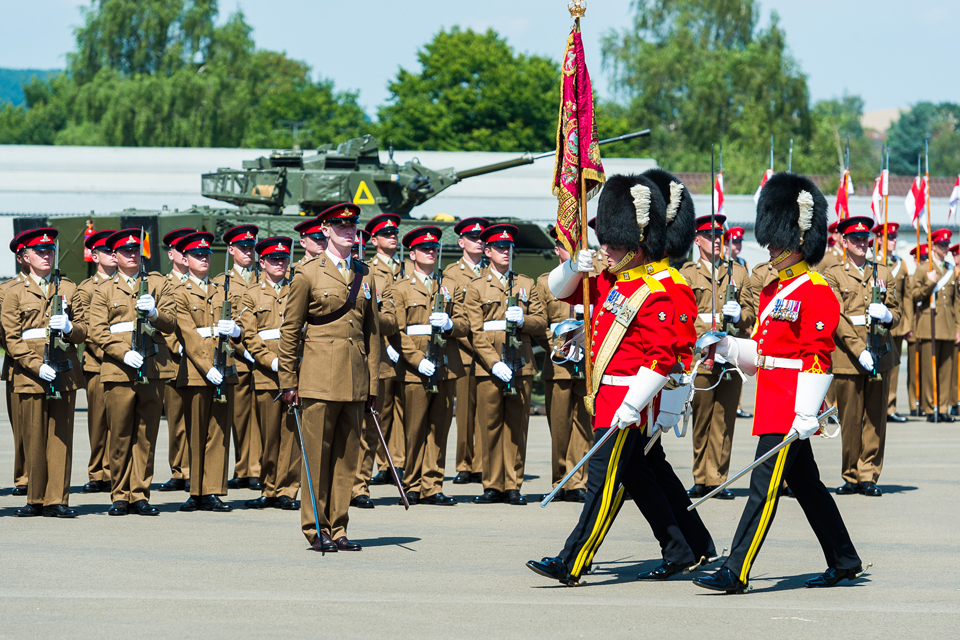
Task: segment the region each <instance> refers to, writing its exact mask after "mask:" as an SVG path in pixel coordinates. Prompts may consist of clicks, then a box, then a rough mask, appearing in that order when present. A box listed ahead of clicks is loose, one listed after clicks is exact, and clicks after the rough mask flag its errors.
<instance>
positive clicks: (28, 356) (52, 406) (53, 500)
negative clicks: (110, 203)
mask: <svg viewBox="0 0 960 640" xmlns="http://www.w3.org/2000/svg"><path fill="white" fill-rule="evenodd" d="M57 233H58V232H57V230H56V229H51V228H42V229H33V230H31V231H28V232H25V233H23V234H22V235H21V236H20V241H21V242H22V243H23V245H24V247H25V249H24V251H23V258H22V259H23V261H24V262H26V263H27V264H28V265H29V267H30V273H29V275H28V276H27V277H26V278H24V279H23V281H22V282H21V283H20V284H17V285H13V286H12V287H10V288H9V289H8V290H7V293H6V295H5V296H4V297H3V306H2V311H0V323H2V324H3V332H4V335H5V336H6V346H7V354H6V355H7V356H8V357H11V358H13V359H14V363H13V371H12V376H13V391H14V393H15V394H16V395H17V404H18V407H19V411H20V422H19V424H20V426H21V428H22V433H23V448H24V452H25V455H26V468H27V474H28V475H29V478H30V482H29V484H28V487H27V505H26V506H25V507H21V508H20V509H17V511H16V514H17V515H18V516H20V517H31V516H39V515H43V516H45V517H56V518H73V517H75V516H76V515H77V512H76V511H74V510H73V509H71V508H69V507H68V506H67V505H68V504H69V497H70V470H71V462H72V456H73V418H74V409H75V407H76V399H77V389H78V388H80V385H81V384H82V382H83V376H82V373H81V370H80V360H79V359H78V358H77V350H76V346H75V345H78V344H82V343H83V342H84V340H86V337H87V332H86V327H84V326H83V324H81V322H80V318H82V317H83V313H84V312H83V309H77V308H76V307H75V306H74V304H73V303H72V302H71V301H72V300H74V294H75V293H76V289H77V288H76V285H74V284H73V283H72V282H70V281H69V280H68V279H66V278H63V279H62V280H60V282H59V288H58V287H57V282H56V279H57V274H55V273H52V272H53V267H54V250H55V245H54V241H55V239H56V237H57ZM54 295H59V296H62V298H63V301H64V305H63V311H64V312H63V313H62V314H58V315H51V309H52V305H53V297H54ZM51 330H55V331H59V332H60V335H61V337H62V341H63V342H62V343H61V344H60V346H59V347H56V349H57V350H58V351H59V359H60V361H61V363H62V364H60V365H59V366H51V365H49V364H47V363H45V362H44V347H46V346H47V345H48V344H49V342H48V333H49V331H51ZM51 392H55V393H57V394H59V396H60V397H59V399H54V398H48V397H47V396H48V394H50V393H51Z"/></svg>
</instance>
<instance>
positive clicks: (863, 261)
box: [821, 216, 900, 496]
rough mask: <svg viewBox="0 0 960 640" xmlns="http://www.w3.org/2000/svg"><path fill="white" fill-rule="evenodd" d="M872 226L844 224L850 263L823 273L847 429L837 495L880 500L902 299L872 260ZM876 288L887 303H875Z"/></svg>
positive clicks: (864, 220)
mask: <svg viewBox="0 0 960 640" xmlns="http://www.w3.org/2000/svg"><path fill="white" fill-rule="evenodd" d="M872 226H873V220H872V219H871V218H868V217H866V216H854V217H850V218H845V219H843V220H841V221H840V225H839V228H838V230H839V232H840V234H841V235H842V236H843V240H842V242H843V245H844V247H845V248H846V253H847V261H846V262H844V263H843V264H842V265H839V264H836V265H833V266H832V267H830V268H828V269H826V270H824V271H821V273H822V274H823V277H824V278H825V279H826V281H827V284H829V285H830V287H831V288H832V289H833V292H834V294H835V295H836V296H837V300H838V301H839V302H840V324H839V325H838V326H837V330H836V332H835V333H834V341H835V342H836V349H835V350H834V352H833V355H832V356H831V358H830V360H831V363H832V366H833V376H834V384H835V386H836V390H837V409H839V411H840V424H841V425H843V428H842V429H841V433H840V435H841V437H842V439H843V440H842V443H843V453H842V454H841V463H840V464H841V472H842V476H843V480H844V482H843V485H842V486H840V487H838V488H837V490H836V493H837V495H850V494H853V493H862V494H864V495H867V496H880V495H881V491H880V489H879V488H878V487H877V484H876V483H877V479H878V478H879V477H880V469H881V468H882V467H883V446H884V441H885V439H886V431H887V404H886V403H887V399H888V396H889V393H890V374H889V372H890V370H891V369H893V367H894V364H895V362H896V361H895V359H894V350H893V349H892V348H891V344H890V343H891V342H892V339H891V337H890V331H891V330H892V329H893V328H894V327H896V326H897V324H898V323H899V322H900V300H899V299H898V298H897V294H896V290H895V289H894V288H893V287H892V284H893V280H894V278H893V274H891V272H890V269H888V268H887V267H886V266H884V265H882V264H876V263H873V262H868V261H867V242H868V240H869V238H870V229H871V227H872ZM875 270H876V271H875ZM875 284H876V286H877V287H878V288H879V289H880V291H881V294H882V302H875V303H874V302H871V300H872V299H873V287H874V285H875ZM875 323H879V325H880V326H879V327H878V328H879V331H880V343H879V345H872V344H871V336H870V329H871V326H873V325H874V324H875Z"/></svg>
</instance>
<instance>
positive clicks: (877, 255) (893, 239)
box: [873, 222, 914, 423]
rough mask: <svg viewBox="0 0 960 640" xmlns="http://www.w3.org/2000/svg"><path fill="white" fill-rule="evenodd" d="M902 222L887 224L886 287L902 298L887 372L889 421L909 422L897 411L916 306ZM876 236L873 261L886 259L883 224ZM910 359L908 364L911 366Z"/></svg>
mask: <svg viewBox="0 0 960 640" xmlns="http://www.w3.org/2000/svg"><path fill="white" fill-rule="evenodd" d="M899 230H900V225H899V224H898V223H896V222H891V223H889V224H888V225H887V265H886V266H887V268H888V269H890V276H891V281H890V282H888V283H887V288H888V289H892V290H893V292H894V293H895V294H896V296H897V300H899V301H900V322H898V323H897V325H896V326H895V327H893V328H892V329H890V338H891V341H890V351H891V352H892V354H893V355H892V358H893V367H892V368H891V369H890V370H889V371H888V372H887V376H888V377H889V379H890V391H889V394H888V396H887V422H900V423H902V422H906V421H907V419H906V418H905V417H903V416H902V415H900V414H899V413H898V412H897V385H898V381H899V379H900V358H901V355H902V354H903V340H904V338H906V339H907V340H911V339H912V338H913V307H914V305H912V304H910V301H909V300H908V299H907V276H908V275H909V274H908V268H907V261H906V260H904V259H903V258H901V257H900V256H899V255H897V236H898V232H899ZM873 234H874V236H875V237H876V241H875V242H874V246H875V247H876V248H877V249H876V250H875V251H874V255H873V261H874V262H881V261H882V260H883V249H882V247H883V225H882V224H879V225H877V226H875V227H874V228H873ZM911 364H912V363H911V362H909V361H908V363H907V367H908V368H909V367H910V366H911Z"/></svg>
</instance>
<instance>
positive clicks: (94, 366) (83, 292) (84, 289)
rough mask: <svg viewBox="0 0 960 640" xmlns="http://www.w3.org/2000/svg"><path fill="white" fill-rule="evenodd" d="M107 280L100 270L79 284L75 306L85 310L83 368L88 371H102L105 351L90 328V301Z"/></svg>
mask: <svg viewBox="0 0 960 640" xmlns="http://www.w3.org/2000/svg"><path fill="white" fill-rule="evenodd" d="M104 280H106V278H104V277H103V275H101V274H100V272H97V273H96V274H95V275H92V276H90V277H89V278H87V279H86V280H84V281H83V282H81V283H80V284H78V285H77V293H76V294H74V295H75V297H76V298H77V299H76V300H75V301H74V303H73V304H74V306H75V307H77V308H82V309H84V310H85V313H84V315H85V316H86V317H85V318H84V319H83V323H84V324H85V325H86V326H87V338H88V340H87V342H86V344H85V345H84V347H83V370H84V372H86V373H100V363H101V362H103V351H102V350H101V349H100V347H98V346H97V344H96V343H95V342H94V341H93V331H91V330H90V302H91V300H93V292H94V290H96V288H97V287H99V286H100V284H101V283H102V282H103V281H104Z"/></svg>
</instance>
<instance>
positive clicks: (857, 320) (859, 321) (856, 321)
mask: <svg viewBox="0 0 960 640" xmlns="http://www.w3.org/2000/svg"><path fill="white" fill-rule="evenodd" d="M850 322H852V323H853V326H855V327H862V326H864V325H866V324H867V316H850Z"/></svg>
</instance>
